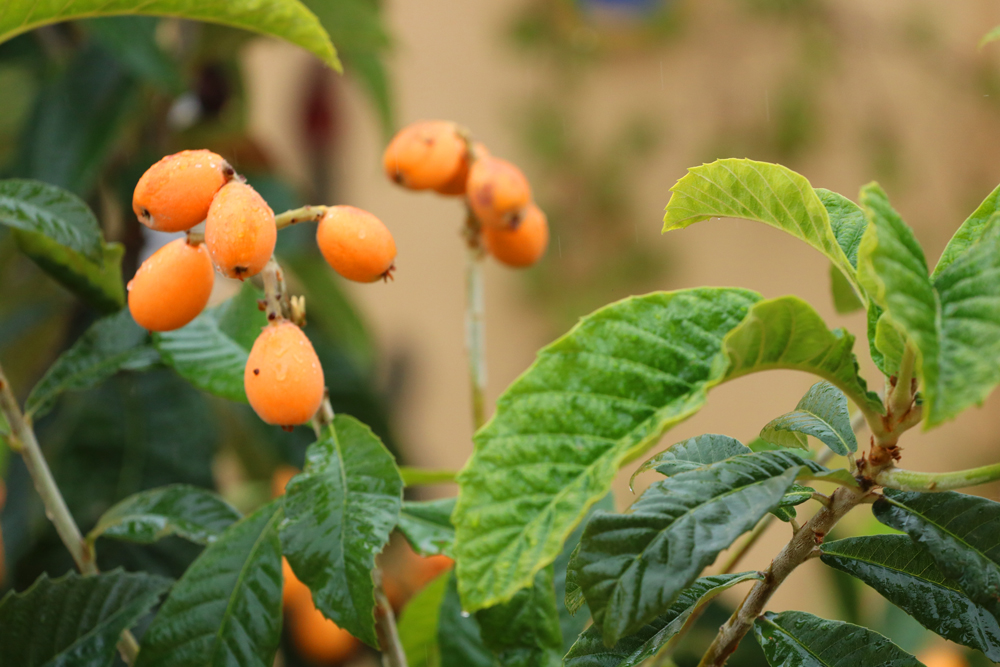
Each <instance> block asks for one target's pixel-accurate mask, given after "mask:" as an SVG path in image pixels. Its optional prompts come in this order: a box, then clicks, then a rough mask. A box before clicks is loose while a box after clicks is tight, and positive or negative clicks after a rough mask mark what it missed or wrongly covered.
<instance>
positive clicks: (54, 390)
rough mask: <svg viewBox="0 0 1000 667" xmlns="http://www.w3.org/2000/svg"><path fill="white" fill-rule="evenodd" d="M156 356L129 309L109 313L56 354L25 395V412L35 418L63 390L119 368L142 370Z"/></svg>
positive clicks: (85, 385) (98, 379)
mask: <svg viewBox="0 0 1000 667" xmlns="http://www.w3.org/2000/svg"><path fill="white" fill-rule="evenodd" d="M159 358H160V357H159V355H158V354H157V352H156V350H154V349H153V348H152V346H150V345H149V344H148V341H147V338H146V332H145V331H144V330H143V329H142V328H141V327H139V325H137V324H136V323H135V321H134V320H133V319H132V315H131V313H129V312H128V311H127V310H122V311H120V312H119V313H118V314H117V315H109V316H107V317H105V318H102V319H100V320H97V321H96V322H94V324H92V325H91V326H90V328H89V329H87V331H86V332H84V334H83V335H82V336H80V338H79V339H78V340H77V341H76V342H75V343H74V344H73V346H72V347H71V348H69V349H68V350H66V351H65V352H63V353H62V354H61V355H59V358H57V359H56V360H55V362H54V363H53V364H52V366H50V367H49V370H48V371H47V372H46V373H45V375H44V376H43V377H42V379H41V380H39V381H38V384H36V385H35V387H34V388H33V389H32V390H31V394H29V395H28V400H27V401H26V402H25V412H26V413H27V414H28V415H31V416H32V417H33V418H34V419H36V420H37V419H38V418H39V417H41V416H42V415H44V414H45V413H47V412H48V411H49V410H51V409H52V406H53V404H54V402H55V400H56V398H57V397H58V396H59V395H60V394H62V393H63V392H65V391H78V390H81V389H89V388H91V387H95V386H97V385H98V384H100V383H101V382H104V381H105V380H107V379H108V378H109V377H111V376H112V375H114V374H115V373H117V372H118V371H120V370H145V369H147V368H149V367H150V366H152V365H154V364H156V363H157V362H158V361H159Z"/></svg>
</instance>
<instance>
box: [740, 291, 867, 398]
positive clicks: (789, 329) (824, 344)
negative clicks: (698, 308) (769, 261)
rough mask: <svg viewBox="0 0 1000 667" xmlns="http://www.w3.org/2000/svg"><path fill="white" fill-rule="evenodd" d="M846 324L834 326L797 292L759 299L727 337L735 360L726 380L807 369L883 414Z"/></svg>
mask: <svg viewBox="0 0 1000 667" xmlns="http://www.w3.org/2000/svg"><path fill="white" fill-rule="evenodd" d="M853 347H854V336H852V335H851V334H849V333H848V332H847V330H846V329H835V330H833V331H830V330H829V329H828V328H827V326H826V323H824V322H823V319H822V318H821V317H820V316H819V315H818V314H817V313H816V311H815V310H813V308H812V306H810V305H809V304H808V303H806V302H805V301H803V300H802V299H799V298H798V297H794V296H783V297H779V298H777V299H768V300H765V301H760V302H758V303H756V304H754V306H753V308H751V309H750V313H749V314H748V315H747V317H746V319H744V320H743V322H742V323H741V324H740V325H739V326H738V327H736V328H735V329H734V330H733V331H731V332H730V333H729V334H728V335H727V336H726V340H725V351H726V354H727V355H728V356H729V359H730V365H729V370H728V371H727V372H726V379H727V380H729V379H733V378H737V377H741V376H743V375H746V374H748V373H752V372H756V371H760V370H767V369H775V368H785V369H791V370H801V371H807V372H809V373H812V374H814V375H818V376H819V377H821V378H823V379H824V380H827V381H828V382H830V383H831V384H833V385H834V386H836V387H837V388H838V389H840V390H841V391H843V392H844V393H845V394H847V395H848V396H849V397H850V398H851V400H853V401H854V402H855V403H857V404H858V405H859V407H861V408H862V409H865V410H868V411H873V412H877V413H879V414H882V413H883V412H884V408H883V407H882V401H881V400H880V399H879V397H878V394H876V393H874V392H871V391H868V387H867V385H866V384H865V381H864V380H863V379H862V378H861V377H860V376H859V375H858V360H857V358H855V356H854V353H853V352H852V349H853Z"/></svg>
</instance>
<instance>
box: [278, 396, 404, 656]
mask: <svg viewBox="0 0 1000 667" xmlns="http://www.w3.org/2000/svg"><path fill="white" fill-rule="evenodd" d="M402 496H403V480H402V479H401V478H400V476H399V471H398V470H396V463H395V461H394V460H393V458H392V454H390V453H389V452H388V450H386V448H385V446H384V445H383V444H382V442H381V441H380V440H379V439H378V437H377V436H376V435H375V434H374V433H372V432H371V429H369V428H368V427H367V426H365V425H364V424H362V423H361V422H359V421H358V420H356V419H354V418H353V417H348V416H346V415H337V417H336V418H335V419H334V422H333V427H332V429H328V430H327V431H326V432H325V433H324V434H323V436H322V437H321V438H320V439H319V440H318V441H316V442H315V443H313V444H312V445H311V446H310V447H309V449H308V450H307V451H306V465H305V469H304V470H303V472H302V474H300V475H297V476H296V477H293V478H292V480H291V481H290V482H289V483H288V486H286V487H285V496H284V497H285V515H286V517H287V518H286V520H285V522H284V523H283V524H282V527H281V541H282V546H283V549H284V553H285V556H286V557H287V558H288V562H289V564H290V565H291V566H292V570H293V571H294V572H295V576H297V577H298V578H299V579H300V580H301V581H302V582H303V583H305V584H306V585H307V586H309V588H310V589H312V592H313V602H314V603H315V604H316V607H317V608H319V610H320V611H322V612H323V614H324V615H325V616H327V617H328V618H330V619H331V620H332V621H333V622H335V623H336V624H337V625H339V626H340V627H342V628H344V629H345V630H347V631H348V632H350V633H351V634H352V635H354V636H355V637H357V638H358V639H360V640H362V641H364V642H366V643H368V644H370V645H372V646H378V637H377V636H376V633H375V615H374V613H373V612H374V608H375V588H374V584H373V582H372V569H373V568H374V567H375V556H376V555H377V554H378V553H379V552H380V551H382V548H383V547H384V546H385V544H386V542H388V540H389V534H390V533H391V532H392V529H393V528H394V527H395V526H396V523H397V522H398V520H399V512H400V506H401V503H402ZM331 563H336V566H335V567H331Z"/></svg>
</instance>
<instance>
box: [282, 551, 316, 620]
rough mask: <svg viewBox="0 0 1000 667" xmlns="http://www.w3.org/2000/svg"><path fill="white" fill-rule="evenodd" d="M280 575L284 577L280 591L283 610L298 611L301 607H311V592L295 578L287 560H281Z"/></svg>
mask: <svg viewBox="0 0 1000 667" xmlns="http://www.w3.org/2000/svg"><path fill="white" fill-rule="evenodd" d="M281 573H282V574H283V575H284V579H285V585H284V588H282V589H281V604H282V605H283V606H284V607H285V609H293V610H294V609H300V608H302V607H305V606H308V607H311V606H312V604H313V601H312V591H310V590H309V587H308V586H306V585H305V584H303V583H302V582H301V581H299V578H298V577H296V576H295V573H294V572H293V571H292V566H291V565H290V564H289V562H288V559H287V558H285V557H283V556H282V558H281Z"/></svg>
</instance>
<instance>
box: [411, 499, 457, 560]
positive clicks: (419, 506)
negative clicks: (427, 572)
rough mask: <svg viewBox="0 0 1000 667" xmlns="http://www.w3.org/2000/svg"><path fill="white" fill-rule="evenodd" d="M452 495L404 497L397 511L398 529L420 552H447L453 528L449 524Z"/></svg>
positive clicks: (414, 548) (426, 554) (451, 541)
mask: <svg viewBox="0 0 1000 667" xmlns="http://www.w3.org/2000/svg"><path fill="white" fill-rule="evenodd" d="M454 509H455V499H454V498H441V499H439V500H427V501H424V502H418V501H413V500H408V501H405V502H404V503H403V510H402V511H401V512H400V513H399V525H398V526H397V528H399V532H401V533H402V534H403V537H405V538H406V541H407V542H409V543H410V546H411V547H413V550H414V551H416V552H417V553H418V554H420V555H421V556H435V555H437V554H444V555H446V556H451V547H452V544H453V543H454V541H455V528H454V527H452V525H451V513H452V511H454Z"/></svg>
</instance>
